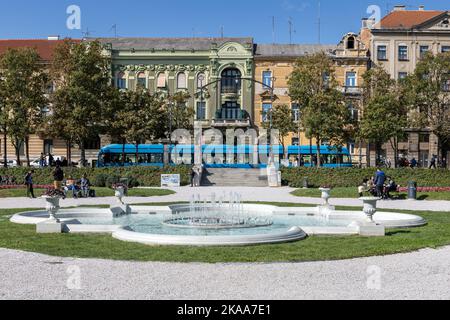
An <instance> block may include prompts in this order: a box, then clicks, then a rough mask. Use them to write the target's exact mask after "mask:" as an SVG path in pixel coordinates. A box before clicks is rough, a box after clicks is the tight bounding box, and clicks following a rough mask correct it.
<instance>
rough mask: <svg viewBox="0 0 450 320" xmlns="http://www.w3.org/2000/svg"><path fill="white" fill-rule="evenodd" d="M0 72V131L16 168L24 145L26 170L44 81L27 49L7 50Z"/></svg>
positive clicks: (42, 101)
mask: <svg viewBox="0 0 450 320" xmlns="http://www.w3.org/2000/svg"><path fill="white" fill-rule="evenodd" d="M0 70H1V71H0V78H1V79H2V81H1V83H0V86H1V87H0V92H2V99H3V110H2V111H3V119H2V120H3V121H2V122H3V130H4V132H6V131H7V135H8V136H9V138H10V139H11V142H12V144H13V146H14V148H15V151H16V158H17V163H18V164H19V165H20V164H21V161H20V149H21V148H22V146H23V144H25V148H26V158H27V163H28V166H29V165H30V154H29V139H30V135H32V134H34V133H36V131H37V129H38V128H39V126H40V125H41V123H42V116H43V114H42V108H43V107H44V106H45V105H46V102H47V99H46V96H45V94H46V88H47V83H48V77H47V75H46V73H45V72H44V71H43V68H42V63H41V58H40V56H39V54H38V53H37V51H36V50H35V49H31V48H20V49H9V50H7V51H6V52H5V53H4V54H3V56H2V57H1V59H0ZM6 129H7V130H6Z"/></svg>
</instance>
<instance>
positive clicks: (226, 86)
mask: <svg viewBox="0 0 450 320" xmlns="http://www.w3.org/2000/svg"><path fill="white" fill-rule="evenodd" d="M221 77H222V80H221V81H222V93H238V92H239V90H240V89H241V72H240V71H239V70H238V69H236V68H229V69H225V70H224V71H223V72H222V75H221Z"/></svg>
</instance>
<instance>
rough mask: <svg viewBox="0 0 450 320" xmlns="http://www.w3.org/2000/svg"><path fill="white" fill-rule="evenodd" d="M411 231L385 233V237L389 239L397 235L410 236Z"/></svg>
mask: <svg viewBox="0 0 450 320" xmlns="http://www.w3.org/2000/svg"><path fill="white" fill-rule="evenodd" d="M410 233H411V230H395V231H387V232H386V237H391V236H395V235H399V234H410Z"/></svg>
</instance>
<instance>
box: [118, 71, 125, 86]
mask: <svg viewBox="0 0 450 320" xmlns="http://www.w3.org/2000/svg"><path fill="white" fill-rule="evenodd" d="M117 88H119V89H126V88H127V79H126V78H125V74H124V73H123V72H120V73H119V74H118V75H117Z"/></svg>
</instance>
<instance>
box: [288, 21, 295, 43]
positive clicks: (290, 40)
mask: <svg viewBox="0 0 450 320" xmlns="http://www.w3.org/2000/svg"><path fill="white" fill-rule="evenodd" d="M288 23H289V44H292V33H296V32H297V31H295V29H294V23H293V22H292V18H291V17H289V21H288Z"/></svg>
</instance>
